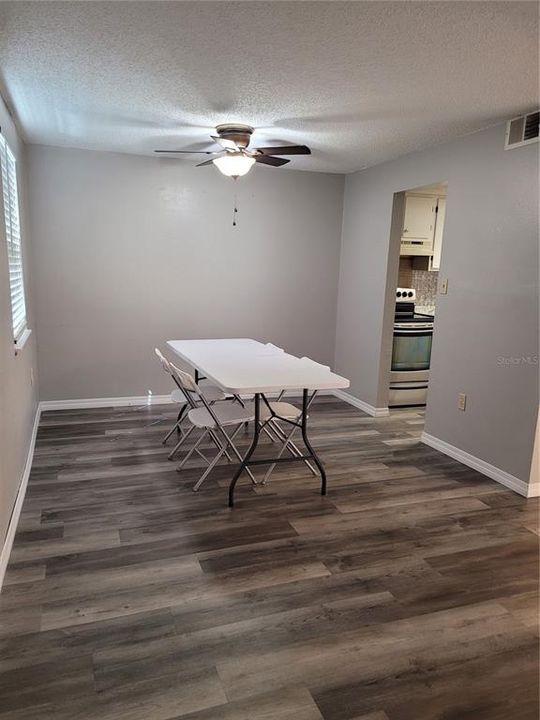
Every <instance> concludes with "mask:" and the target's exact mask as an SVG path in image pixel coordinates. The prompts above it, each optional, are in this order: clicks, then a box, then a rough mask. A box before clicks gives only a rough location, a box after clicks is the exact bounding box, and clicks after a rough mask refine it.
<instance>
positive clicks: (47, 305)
mask: <svg viewBox="0 0 540 720" xmlns="http://www.w3.org/2000/svg"><path fill="white" fill-rule="evenodd" d="M29 161H30V162H29V169H30V173H29V179H30V192H31V197H32V205H31V222H32V231H33V233H34V236H35V237H34V252H33V258H34V266H35V269H36V272H35V280H36V282H35V295H36V309H37V316H38V323H37V325H38V344H39V369H40V381H41V398H42V399H43V400H51V399H53V400H57V399H66V398H87V397H115V396H129V395H144V394H146V393H147V391H148V390H152V392H153V393H158V394H159V393H165V392H167V391H168V390H170V385H169V383H168V381H167V378H166V377H165V376H164V375H163V373H162V372H161V371H160V369H159V367H158V363H157V362H156V360H155V358H154V356H153V348H154V346H155V345H158V346H163V344H164V342H165V341H166V340H167V339H171V338H204V337H235V336H236V337H245V336H247V337H255V338H259V339H261V340H264V341H272V342H274V343H275V344H277V345H280V346H282V347H284V348H286V349H287V350H289V351H290V352H292V353H295V354H299V355H304V354H305V355H309V356H311V357H313V358H314V359H316V360H318V361H320V362H324V363H330V362H332V360H333V354H334V342H335V317H336V308H337V281H338V274H339V248H340V242H341V221H342V198H343V182H344V180H343V176H340V175H325V174H318V173H305V172H293V171H283V170H282V171H279V170H274V169H272V168H262V167H255V168H254V169H253V170H252V171H251V172H250V174H249V175H248V176H246V177H245V178H242V179H240V180H239V181H238V183H236V184H235V183H234V182H233V181H232V180H230V179H228V178H225V177H223V176H222V175H220V174H219V173H218V171H217V170H216V169H215V168H212V167H208V168H197V169H195V168H194V167H193V166H192V163H191V162H189V161H185V160H184V161H181V162H179V161H176V160H169V159H155V158H145V157H135V156H128V155H121V154H115V153H103V152H91V151H79V150H66V149H58V148H50V147H40V146H32V147H31V148H30V149H29ZM235 190H236V191H237V193H238V207H239V213H238V226H237V227H236V228H235V229H233V227H232V214H233V201H234V193H235Z"/></svg>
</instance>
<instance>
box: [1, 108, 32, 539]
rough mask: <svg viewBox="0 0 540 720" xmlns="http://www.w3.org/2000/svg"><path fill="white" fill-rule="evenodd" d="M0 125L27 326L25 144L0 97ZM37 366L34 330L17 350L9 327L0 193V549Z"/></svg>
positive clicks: (28, 427) (21, 461)
mask: <svg viewBox="0 0 540 720" xmlns="http://www.w3.org/2000/svg"><path fill="white" fill-rule="evenodd" d="M0 127H1V128H2V133H3V135H4V137H5V138H6V140H7V142H8V144H9V146H10V148H11V150H12V152H13V154H14V155H15V157H16V158H17V176H18V181H19V199H20V203H21V234H22V241H23V252H24V261H25V268H24V273H25V284H26V309H27V313H28V317H29V326H30V327H31V328H33V327H34V323H33V320H34V318H33V313H32V307H33V305H32V298H31V292H30V289H31V278H30V268H29V263H28V262H27V259H28V256H29V252H30V237H29V234H28V222H27V220H26V218H27V214H26V178H25V147H24V145H23V144H22V143H21V142H20V140H19V138H18V136H17V132H16V130H15V127H14V125H13V122H12V121H11V118H10V116H9V115H8V113H7V110H6V108H5V106H4V104H3V103H2V101H1V100H0ZM31 368H34V370H35V371H37V362H36V348H35V332H34V333H32V335H31V336H30V339H29V340H28V342H27V343H26V344H25V346H24V348H23V349H22V350H21V351H20V352H19V353H18V354H17V355H15V352H14V349H13V334H12V330H11V310H10V294H9V270H8V260H7V247H6V238H5V226H4V203H3V199H2V197H1V194H0V548H1V547H2V545H3V543H4V539H5V535H6V530H7V527H8V523H9V518H10V517H11V512H12V510H13V506H14V504H15V499H16V496H17V490H18V488H19V485H20V482H21V479H22V474H23V470H24V465H25V461H26V457H27V454H28V448H29V443H30V438H31V433H32V425H33V422H34V416H35V412H36V408H37V372H36V374H35V380H34V385H33V386H32V384H31V382H30V370H31Z"/></svg>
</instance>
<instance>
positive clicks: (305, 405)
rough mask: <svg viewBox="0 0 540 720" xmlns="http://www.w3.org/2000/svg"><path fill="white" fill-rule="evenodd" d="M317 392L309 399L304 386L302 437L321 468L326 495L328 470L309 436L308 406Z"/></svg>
mask: <svg viewBox="0 0 540 720" xmlns="http://www.w3.org/2000/svg"><path fill="white" fill-rule="evenodd" d="M315 394H316V393H313V395H312V396H311V398H309V399H308V391H307V389H306V388H304V392H303V393H302V439H303V441H304V445H305V446H306V447H307V449H308V450H309V452H310V455H311V456H312V457H313V460H314V462H315V465H316V466H317V467H318V468H319V472H320V474H321V495H326V471H325V469H324V465H323V464H322V462H321V461H320V459H319V456H318V455H317V453H316V452H315V450H314V449H313V446H312V444H311V443H310V442H309V438H308V436H307V415H308V408H309V406H310V405H311V403H312V402H313V400H314V398H315Z"/></svg>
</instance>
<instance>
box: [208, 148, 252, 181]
mask: <svg viewBox="0 0 540 720" xmlns="http://www.w3.org/2000/svg"><path fill="white" fill-rule="evenodd" d="M212 162H213V163H214V165H215V166H216V167H217V169H218V170H219V171H220V173H223V175H227V177H240V176H241V175H246V174H247V173H248V172H249V171H250V169H251V167H252V166H253V165H254V163H255V158H252V157H249V156H248V155H244V154H243V153H227V155H224V156H223V157H219V158H215V159H214V160H212Z"/></svg>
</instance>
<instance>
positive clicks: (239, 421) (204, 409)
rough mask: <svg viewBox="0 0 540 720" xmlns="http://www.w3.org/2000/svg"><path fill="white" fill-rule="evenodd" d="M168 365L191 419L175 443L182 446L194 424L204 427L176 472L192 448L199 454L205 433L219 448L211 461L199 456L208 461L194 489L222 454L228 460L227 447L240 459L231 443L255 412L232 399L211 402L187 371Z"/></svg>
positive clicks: (252, 479) (249, 471)
mask: <svg viewBox="0 0 540 720" xmlns="http://www.w3.org/2000/svg"><path fill="white" fill-rule="evenodd" d="M169 367H170V369H171V372H172V375H173V378H174V380H175V382H176V383H177V384H178V386H179V387H180V388H181V389H182V391H183V392H184V394H185V396H186V398H187V401H188V404H189V405H190V408H191V409H190V410H188V412H187V419H188V421H189V422H190V423H191V427H190V428H189V430H188V431H187V432H186V433H185V434H184V436H183V437H182V438H181V440H180V442H179V443H178V446H177V447H179V446H181V445H182V444H183V443H184V442H185V440H187V438H188V437H189V436H190V435H191V433H192V432H193V430H195V428H199V429H202V430H203V433H202V434H201V436H200V437H199V439H198V440H197V442H196V443H195V444H194V445H193V447H192V448H191V449H190V450H189V451H188V453H187V454H186V456H185V457H184V458H183V460H182V462H181V463H180V465H178V467H177V470H178V471H179V472H180V471H181V470H182V468H183V467H184V466H185V464H186V463H187V462H188V460H189V459H190V458H191V456H192V455H193V453H194V452H198V453H199V454H201V453H200V450H199V448H200V446H201V444H202V443H203V441H204V440H205V439H206V437H207V436H210V438H211V439H212V441H213V443H214V444H215V445H216V447H217V448H218V451H217V453H216V455H215V456H214V458H213V459H212V460H211V461H208V459H207V458H206V456H204V455H203V456H202V457H203V458H204V459H205V461H206V462H207V463H208V467H207V468H206V470H205V471H204V473H203V474H202V475H201V477H200V478H199V479H198V480H197V482H196V483H195V485H194V486H193V490H195V491H197V490H198V489H199V488H200V486H201V485H202V483H203V482H204V481H205V479H206V478H207V477H208V475H209V474H210V472H211V471H212V469H213V468H214V467H215V466H216V465H217V463H218V462H219V460H220V459H221V458H222V457H223V455H225V456H226V457H227V458H228V459H229V460H231V457H230V455H229V453H228V450H229V449H230V450H231V451H232V452H233V453H234V455H236V457H237V458H238V460H239V461H240V462H242V459H243V458H242V455H241V454H240V452H239V450H238V448H237V447H236V445H235V444H234V439H235V437H236V435H237V434H238V433H239V432H240V430H241V428H242V426H243V425H244V423H246V422H251V421H253V420H254V419H255V415H254V413H253V408H252V407H246V406H242V405H239V404H237V403H235V402H234V400H231V401H230V402H223V403H220V404H219V405H211V404H210V403H209V402H208V400H207V399H206V397H205V395H204V394H203V392H202V391H201V389H200V388H199V386H198V385H197V383H196V382H195V380H194V379H193V378H192V377H191V375H190V374H189V373H186V372H184V371H183V370H180V368H178V367H176V366H175V365H174V364H173V363H169ZM250 405H251V404H250ZM226 427H232V428H234V430H233V432H232V434H231V435H229V434H228V433H227V432H226V430H225V428H226ZM247 472H248V474H249V476H250V478H251V481H252V482H253V483H254V484H256V482H257V481H256V480H255V477H254V475H253V473H252V472H251V470H249V469H248V470H247Z"/></svg>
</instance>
